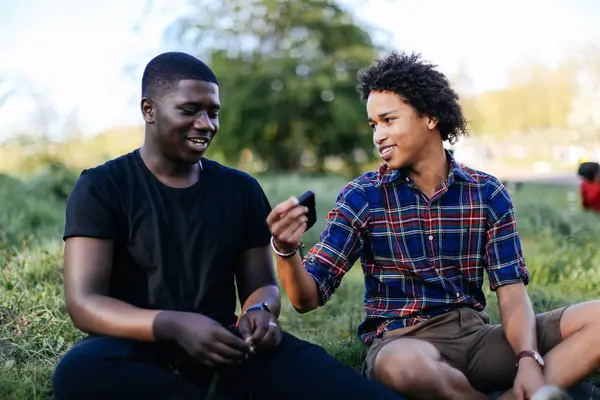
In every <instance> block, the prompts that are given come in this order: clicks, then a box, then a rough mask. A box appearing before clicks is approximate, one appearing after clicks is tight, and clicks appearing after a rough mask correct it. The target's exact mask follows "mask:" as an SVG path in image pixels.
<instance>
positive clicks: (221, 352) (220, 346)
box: [211, 342, 247, 363]
mask: <svg viewBox="0 0 600 400" xmlns="http://www.w3.org/2000/svg"><path fill="white" fill-rule="evenodd" d="M211 350H212V351H211V352H212V353H213V354H216V355H217V356H219V357H221V358H222V359H224V360H226V361H227V362H228V363H233V362H236V361H241V360H243V359H245V358H246V354H247V353H246V352H244V351H241V350H238V349H235V348H233V347H229V346H227V345H226V344H225V343H218V342H217V343H214V344H213V346H212V349H211ZM213 361H216V359H213Z"/></svg>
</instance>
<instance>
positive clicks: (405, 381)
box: [373, 339, 440, 393]
mask: <svg viewBox="0 0 600 400" xmlns="http://www.w3.org/2000/svg"><path fill="white" fill-rule="evenodd" d="M439 361H440V353H439V351H438V350H437V349H436V348H435V347H434V346H433V345H432V344H430V343H427V342H423V341H421V340H416V339H397V340H394V341H391V342H389V343H388V344H386V345H385V346H383V348H382V349H381V350H380V351H379V353H378V354H377V356H376V358H375V361H374V366H373V372H374V374H373V375H374V376H373V377H374V379H375V380H377V381H380V382H381V383H383V384H385V385H386V386H389V387H392V388H394V389H395V390H397V391H399V392H401V393H410V392H411V391H412V390H414V389H417V388H420V387H422V386H423V384H424V383H426V382H428V381H430V380H431V377H432V376H435V375H436V374H437V366H436V365H437V363H438V362H439Z"/></svg>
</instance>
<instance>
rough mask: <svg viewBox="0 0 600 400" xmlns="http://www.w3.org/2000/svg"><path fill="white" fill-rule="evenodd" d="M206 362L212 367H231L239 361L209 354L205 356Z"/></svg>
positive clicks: (213, 353) (216, 354) (212, 353)
mask: <svg viewBox="0 0 600 400" xmlns="http://www.w3.org/2000/svg"><path fill="white" fill-rule="evenodd" d="M206 361H208V362H210V363H212V364H213V365H215V366H217V365H233V364H235V363H236V362H238V361H239V359H233V358H228V357H224V356H222V355H221V354H218V353H215V352H210V353H208V354H207V355H206Z"/></svg>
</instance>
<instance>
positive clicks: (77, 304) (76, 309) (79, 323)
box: [66, 296, 91, 333]
mask: <svg viewBox="0 0 600 400" xmlns="http://www.w3.org/2000/svg"><path fill="white" fill-rule="evenodd" d="M66 307H67V313H68V314H69V317H70V318H71V321H72V322H73V326H75V328H77V329H78V330H80V331H82V332H84V333H91V329H90V324H89V320H90V319H89V318H88V317H87V316H88V314H89V312H88V310H89V307H88V306H87V302H86V300H85V298H83V297H82V296H67V299H66Z"/></svg>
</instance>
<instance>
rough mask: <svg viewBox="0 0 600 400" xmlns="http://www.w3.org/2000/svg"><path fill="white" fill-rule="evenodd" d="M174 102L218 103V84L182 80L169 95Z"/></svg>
mask: <svg viewBox="0 0 600 400" xmlns="http://www.w3.org/2000/svg"><path fill="white" fill-rule="evenodd" d="M169 97H170V98H171V99H172V100H173V101H175V102H206V101H211V102H212V103H215V104H216V105H219V86H218V85H216V84H214V83H212V82H206V81H199V80H192V79H189V80H182V81H179V82H178V84H177V86H176V87H175V90H173V91H172V92H171V93H170V96H169Z"/></svg>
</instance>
